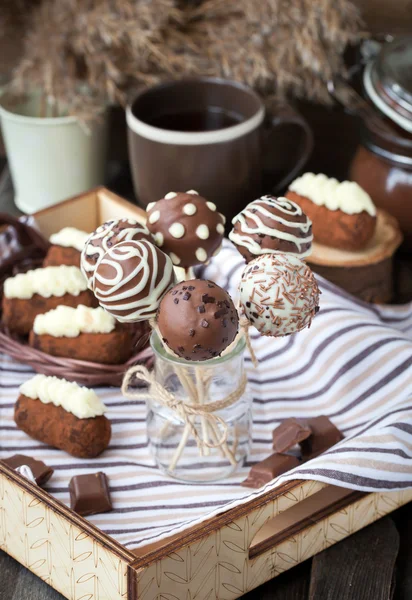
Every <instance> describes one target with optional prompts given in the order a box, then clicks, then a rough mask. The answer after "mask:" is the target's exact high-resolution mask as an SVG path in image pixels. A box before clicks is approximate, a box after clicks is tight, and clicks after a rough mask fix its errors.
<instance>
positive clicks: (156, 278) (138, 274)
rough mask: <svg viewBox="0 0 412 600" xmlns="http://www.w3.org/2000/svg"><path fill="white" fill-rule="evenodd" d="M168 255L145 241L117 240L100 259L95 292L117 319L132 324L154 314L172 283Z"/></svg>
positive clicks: (170, 263) (171, 268) (96, 271)
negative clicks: (118, 241)
mask: <svg viewBox="0 0 412 600" xmlns="http://www.w3.org/2000/svg"><path fill="white" fill-rule="evenodd" d="M174 282H175V279H174V270H173V264H172V261H171V260H170V258H169V257H168V256H167V255H166V254H165V253H164V252H162V251H161V250H159V248H157V247H156V246H155V245H154V244H152V243H151V242H148V241H146V240H141V241H134V240H130V241H127V242H120V243H119V244H116V245H115V246H113V248H110V249H109V250H108V251H107V252H106V253H105V254H104V255H103V257H102V258H101V259H100V261H99V263H98V265H97V268H96V270H95V274H94V290H93V291H94V294H95V296H96V298H97V299H98V301H99V304H100V306H102V307H103V308H104V309H105V310H107V312H108V313H110V314H111V315H113V316H114V317H115V318H116V319H117V320H118V321H121V322H126V323H133V322H135V321H143V320H146V319H151V318H153V317H154V316H155V314H156V311H157V309H158V306H159V303H160V300H161V299H162V297H163V295H164V294H165V293H166V292H167V290H168V289H169V288H170V287H172V286H173V285H174Z"/></svg>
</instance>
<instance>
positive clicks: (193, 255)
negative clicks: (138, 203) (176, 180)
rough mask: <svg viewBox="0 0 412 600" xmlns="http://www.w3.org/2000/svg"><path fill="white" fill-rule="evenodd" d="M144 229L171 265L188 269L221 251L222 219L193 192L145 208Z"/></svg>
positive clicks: (223, 220) (210, 203)
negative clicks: (170, 261)
mask: <svg viewBox="0 0 412 600" xmlns="http://www.w3.org/2000/svg"><path fill="white" fill-rule="evenodd" d="M146 210H147V223H146V224H147V227H148V229H149V231H150V233H151V234H152V235H153V238H154V240H155V242H156V244H157V245H158V247H159V248H161V249H162V250H163V252H166V254H168V255H169V256H170V258H171V259H172V261H173V264H174V265H176V266H179V267H183V268H185V269H188V268H189V267H192V266H194V265H198V264H202V263H206V262H207V261H208V260H209V259H210V258H211V256H215V255H216V254H217V252H218V251H219V250H220V246H221V244H222V240H223V235H224V233H225V226H224V224H225V217H224V216H223V215H222V214H220V213H219V212H217V210H216V205H215V204H213V202H208V201H207V200H205V198H202V196H199V194H198V193H197V192H195V191H194V190H190V191H189V192H186V193H183V192H179V193H176V192H170V193H169V194H166V196H165V197H164V198H162V200H158V202H151V203H150V204H148V206H147V208H146Z"/></svg>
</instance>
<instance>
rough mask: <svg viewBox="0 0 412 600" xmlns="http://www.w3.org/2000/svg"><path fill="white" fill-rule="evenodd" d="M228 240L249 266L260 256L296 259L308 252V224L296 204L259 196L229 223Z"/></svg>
mask: <svg viewBox="0 0 412 600" xmlns="http://www.w3.org/2000/svg"><path fill="white" fill-rule="evenodd" d="M232 223H233V226H234V227H233V229H232V231H231V232H230V233H229V238H230V240H231V241H232V242H233V243H234V244H235V246H236V247H237V249H238V250H239V252H240V253H241V254H242V256H244V258H245V259H246V262H249V261H251V260H253V259H254V258H256V256H260V255H261V254H272V253H273V252H283V253H287V254H293V255H294V256H298V257H299V258H304V257H305V256H308V255H309V254H310V252H311V248H312V239H313V236H312V223H311V221H310V219H308V217H307V216H306V215H305V213H304V212H303V211H302V209H301V208H300V206H299V205H298V204H295V203H294V202H292V201H291V200H288V199H287V198H276V197H275V196H262V197H261V198H259V199H258V200H254V202H251V203H250V204H248V205H247V206H246V208H244V209H243V210H242V212H240V213H239V214H238V215H237V216H236V217H235V218H234V219H233V221H232Z"/></svg>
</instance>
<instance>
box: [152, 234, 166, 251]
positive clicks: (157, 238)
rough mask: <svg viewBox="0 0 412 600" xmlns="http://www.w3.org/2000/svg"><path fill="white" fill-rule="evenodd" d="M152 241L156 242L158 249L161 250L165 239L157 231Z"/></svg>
mask: <svg viewBox="0 0 412 600" xmlns="http://www.w3.org/2000/svg"><path fill="white" fill-rule="evenodd" d="M153 239H154V241H155V242H156V244H157V245H158V246H159V248H161V247H162V246H163V244H164V241H165V238H164V235H163V233H162V232H161V231H157V232H156V233H155V234H154V236H153Z"/></svg>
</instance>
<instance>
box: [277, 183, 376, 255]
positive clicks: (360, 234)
mask: <svg viewBox="0 0 412 600" xmlns="http://www.w3.org/2000/svg"><path fill="white" fill-rule="evenodd" d="M286 197H287V198H289V199H290V200H292V201H293V202H296V203H297V204H299V206H300V207H301V208H302V210H303V211H304V212H305V213H306V214H307V215H308V217H309V218H310V219H311V221H312V227H313V236H314V241H315V242H317V243H318V244H324V245H325V246H332V247H335V248H340V249H342V250H353V251H356V250H360V249H362V248H364V247H365V246H366V245H367V244H368V242H369V241H370V240H371V239H372V237H373V235H374V233H375V228H376V208H375V205H374V204H373V202H372V200H371V198H370V196H369V195H368V194H367V193H366V192H365V191H364V190H363V189H362V188H361V187H360V186H359V185H358V184H357V183H355V182H353V181H343V182H341V183H340V182H339V181H337V180H336V179H334V178H331V177H327V176H326V175H323V174H322V173H319V174H318V175H315V174H314V173H305V174H304V175H302V176H301V177H298V178H297V179H295V181H293V182H292V183H291V184H290V185H289V190H288V192H287V194H286Z"/></svg>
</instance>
